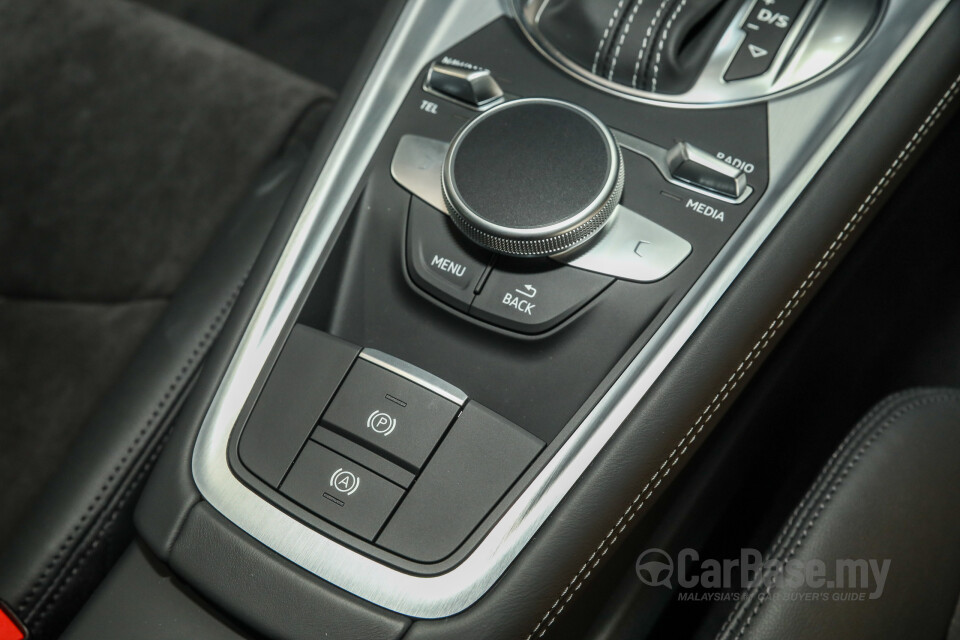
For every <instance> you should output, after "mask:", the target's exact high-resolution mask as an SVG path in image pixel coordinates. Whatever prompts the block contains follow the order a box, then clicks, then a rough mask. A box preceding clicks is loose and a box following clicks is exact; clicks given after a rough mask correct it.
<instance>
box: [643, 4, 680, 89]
mask: <svg viewBox="0 0 960 640" xmlns="http://www.w3.org/2000/svg"><path fill="white" fill-rule="evenodd" d="M686 4H687V0H680V4H678V5H677V8H676V9H674V10H673V13H672V14H670V19H669V20H667V26H665V27H664V28H663V33H661V34H660V43H659V44H658V45H657V56H656V57H655V58H654V59H653V80H652V81H651V82H650V91H656V90H657V80H658V79H659V76H660V60H661V59H662V58H663V47H664V46H665V45H666V44H667V36H668V35H670V29H671V28H673V23H674V21H676V19H677V16H679V15H680V12H681V11H683V7H685V6H686Z"/></svg>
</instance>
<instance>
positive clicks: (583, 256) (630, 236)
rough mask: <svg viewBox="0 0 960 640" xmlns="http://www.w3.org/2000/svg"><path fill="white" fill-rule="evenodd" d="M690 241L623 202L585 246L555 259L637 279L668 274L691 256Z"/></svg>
mask: <svg viewBox="0 0 960 640" xmlns="http://www.w3.org/2000/svg"><path fill="white" fill-rule="evenodd" d="M690 251H691V246H690V243H689V242H687V241H686V240H684V239H683V238H681V237H680V236H678V235H676V234H675V233H673V232H671V231H668V230H666V229H664V228H663V227H661V226H660V225H658V224H657V223H655V222H653V221H652V220H648V219H647V218H644V217H643V216H641V215H640V214H639V213H636V212H634V211H631V210H630V209H627V208H626V207H624V206H623V205H619V206H618V207H617V211H616V213H614V215H613V220H612V221H611V222H610V223H608V224H607V226H606V228H605V229H604V230H603V231H602V232H601V233H600V234H598V237H596V238H595V240H594V241H593V242H592V243H591V244H590V245H588V246H587V247H586V248H585V249H582V250H577V251H572V252H568V253H564V254H560V255H557V256H553V259H554V260H557V261H559V262H564V263H566V264H569V265H570V266H573V267H578V268H580V269H585V270H587V271H594V272H596V273H604V274H607V275H610V276H614V277H616V278H621V279H623V280H632V281H634V282H655V281H657V280H660V279H662V278H665V277H667V276H668V275H670V273H671V272H672V271H673V270H674V269H676V268H677V267H678V266H680V263H682V262H683V261H684V260H685V259H686V258H687V256H688V255H690Z"/></svg>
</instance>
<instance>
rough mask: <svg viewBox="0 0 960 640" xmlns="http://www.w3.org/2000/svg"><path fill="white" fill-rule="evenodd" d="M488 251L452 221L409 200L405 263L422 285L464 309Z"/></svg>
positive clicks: (476, 282)
mask: <svg viewBox="0 0 960 640" xmlns="http://www.w3.org/2000/svg"><path fill="white" fill-rule="evenodd" d="M489 257H490V254H488V253H487V252H485V251H484V250H482V249H480V248H479V247H476V246H474V245H471V244H470V243H469V241H468V240H466V239H465V238H463V236H462V235H460V234H459V233H458V232H457V230H456V228H455V227H454V226H453V222H451V221H450V219H449V218H448V217H447V216H446V215H444V214H442V213H441V212H439V211H437V210H436V209H434V208H433V207H431V206H430V205H428V204H426V203H425V202H423V201H422V200H420V199H418V198H413V201H412V203H411V204H410V217H409V220H408V223H407V264H408V266H409V269H410V277H411V278H412V279H413V281H414V282H415V283H416V284H417V285H418V286H419V287H420V288H422V289H424V290H426V291H427V292H429V293H431V294H432V295H434V296H435V297H437V298H440V299H441V300H443V301H444V302H446V303H448V304H450V305H452V306H454V307H456V308H458V309H460V310H462V311H466V310H467V308H468V307H469V306H470V303H471V302H472V301H473V292H474V289H476V286H477V284H478V283H479V282H480V277H481V276H482V275H483V270H484V269H485V268H486V266H487V262H488V261H489Z"/></svg>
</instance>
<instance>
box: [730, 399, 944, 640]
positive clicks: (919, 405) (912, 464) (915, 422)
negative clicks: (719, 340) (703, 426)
mask: <svg viewBox="0 0 960 640" xmlns="http://www.w3.org/2000/svg"><path fill="white" fill-rule="evenodd" d="M958 452H960V391H952V390H936V389H931V390H920V391H912V392H906V393H903V394H899V395H897V396H894V397H892V398H889V399H888V400H886V401H884V402H883V403H881V404H880V405H879V406H878V407H876V408H875V409H874V410H873V411H872V412H871V413H870V414H869V415H868V416H867V417H865V418H864V419H863V420H862V421H861V422H860V424H859V425H857V427H856V428H854V429H853V430H852V431H851V433H850V435H849V436H847V438H846V440H845V441H844V442H843V444H841V446H840V447H839V448H838V450H837V451H836V452H835V453H834V455H833V456H832V457H831V459H830V461H829V462H828V464H827V465H826V467H825V468H824V469H823V471H821V473H820V476H819V477H818V478H817V480H816V481H815V482H814V484H813V486H812V487H811V488H810V490H809V492H808V493H807V495H806V496H805V497H804V499H803V500H802V501H801V503H800V505H799V506H798V507H797V509H796V511H794V513H793V515H792V516H791V517H790V519H789V521H788V522H787V524H786V525H785V526H784V528H783V529H782V530H781V532H780V534H779V536H778V538H777V541H776V542H775V543H774V545H773V547H772V548H771V549H769V550H768V551H767V553H766V555H765V556H764V560H765V561H768V562H776V563H778V564H779V563H788V562H790V563H810V562H811V561H816V560H819V561H822V562H824V563H825V566H826V568H827V576H828V578H829V577H832V579H837V578H838V577H839V576H838V575H837V574H836V573H835V572H834V566H835V563H836V561H837V560H845V559H846V560H849V559H854V560H856V559H862V560H867V561H876V562H877V567H881V568H882V566H883V563H885V562H887V561H889V564H888V565H887V566H888V569H889V570H888V572H887V574H886V577H885V579H882V580H877V579H875V577H876V575H877V574H876V573H875V569H871V571H870V574H869V575H870V576H871V579H870V580H868V582H867V583H858V584H861V585H863V586H865V587H866V588H862V589H861V588H855V587H846V588H844V589H835V590H824V589H822V588H815V587H812V586H810V585H809V584H804V585H799V586H797V585H796V584H795V583H793V584H792V583H791V581H790V580H788V579H787V577H786V576H784V575H783V573H777V572H776V571H769V572H767V573H766V574H765V579H764V580H763V581H758V583H757V584H756V585H755V586H754V588H752V589H748V590H747V591H746V593H745V597H744V598H743V599H741V600H740V601H739V603H738V605H737V608H736V609H735V610H734V611H733V613H732V614H731V616H730V618H729V619H728V621H727V625H726V626H725V629H724V630H723V631H722V632H721V634H720V635H719V636H718V637H719V638H721V639H723V640H726V639H729V638H745V639H754V638H785V639H788V638H811V637H816V638H821V639H824V640H826V639H830V638H853V637H861V638H878V639H884V638H890V639H894V638H915V639H917V640H923V639H925V638H930V639H931V640H932V639H939V638H944V637H945V636H946V635H947V630H948V628H949V626H950V621H951V618H952V616H953V613H954V607H955V606H956V602H957V596H958V595H960V570H958V569H960V547H958V546H957V544H956V541H957V540H960V466H958V465H957V464H956V459H957V454H958ZM880 575H882V573H881V574H880ZM823 594H827V595H830V596H831V597H830V598H827V599H820V598H817V599H812V598H813V597H815V596H819V595H823ZM833 594H847V595H848V596H852V595H853V594H860V595H861V597H864V599H863V600H859V601H844V600H838V599H835V598H834V597H832V596H833Z"/></svg>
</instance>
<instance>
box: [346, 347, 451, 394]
mask: <svg viewBox="0 0 960 640" xmlns="http://www.w3.org/2000/svg"><path fill="white" fill-rule="evenodd" d="M359 357H360V359H361V360H366V361H367V362H369V363H371V364H375V365H377V366H378V367H380V368H381V369H386V370H387V371H389V372H391V373H395V374H397V375H398V376H400V377H401V378H406V379H407V380H409V381H410V382H412V383H414V384H416V385H417V386H420V387H423V388H424V389H427V390H428V391H432V392H433V393H435V394H437V395H438V396H440V397H441V398H446V399H447V400H449V401H450V402H452V403H454V404H458V405H460V406H461V407H462V406H463V403H464V402H466V401H467V394H465V393H464V392H463V391H461V390H460V389H458V388H457V387H455V386H453V385H452V384H450V383H449V382H447V381H446V380H443V379H441V378H438V377H437V376H435V375H433V374H432V373H430V372H429V371H424V370H423V369H421V368H420V367H415V366H413V365H412V364H410V363H409V362H406V361H404V360H401V359H400V358H394V357H393V356H391V355H390V354H389V353H384V352H383V351H378V350H377V349H364V350H363V351H361V352H360V356H359Z"/></svg>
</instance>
